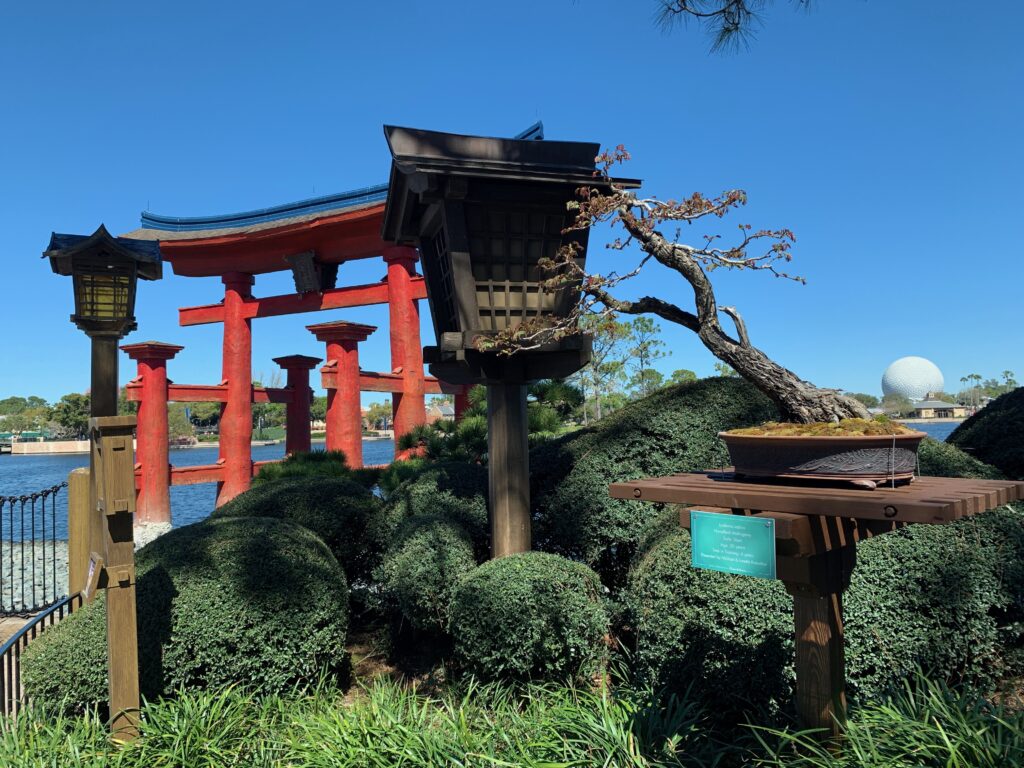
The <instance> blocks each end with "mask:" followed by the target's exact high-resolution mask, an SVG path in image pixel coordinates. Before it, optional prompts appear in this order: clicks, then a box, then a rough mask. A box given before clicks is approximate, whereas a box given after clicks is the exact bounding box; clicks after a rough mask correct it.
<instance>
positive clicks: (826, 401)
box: [698, 327, 869, 424]
mask: <svg viewBox="0 0 1024 768" xmlns="http://www.w3.org/2000/svg"><path fill="white" fill-rule="evenodd" d="M719 330H720V329H716V328H713V327H706V328H702V329H701V331H700V332H699V333H698V335H699V336H700V340H701V341H702V342H704V346H706V347H707V348H708V350H710V351H711V353H712V354H714V355H715V357H717V358H718V359H719V360H724V361H725V362H727V363H728V364H729V365H731V366H732V367H733V368H734V369H735V370H736V372H737V373H738V374H739V375H740V376H742V377H743V378H744V379H746V380H747V381H749V382H750V383H751V384H753V385H754V386H755V387H757V388H758V389H759V390H761V392H763V393H764V394H765V395H767V397H768V398H769V399H770V400H771V401H772V402H773V403H775V405H776V407H778V409H779V418H780V419H781V420H782V421H792V422H798V423H801V424H809V423H812V422H828V421H838V420H840V419H864V418H868V416H869V414H868V410H867V408H866V407H865V406H864V405H863V404H862V403H860V402H858V401H857V400H854V399H853V398H851V397H846V396H845V395H843V394H841V393H839V392H838V391H836V390H834V389H822V388H820V387H816V386H814V385H813V384H811V383H810V382H807V381H804V380H803V379H801V378H800V377H799V376H797V375H796V374H795V373H793V372H792V371H791V370H789V369H788V368H785V367H784V366H781V365H779V364H778V363H776V362H775V361H773V360H772V359H771V358H769V357H768V356H767V355H766V354H765V353H764V352H762V351H761V350H759V349H758V348H757V347H754V346H751V345H750V344H749V343H748V344H737V343H736V342H735V341H733V340H732V339H729V338H728V337H724V338H723V336H724V334H721V333H719V332H718V331H719Z"/></svg>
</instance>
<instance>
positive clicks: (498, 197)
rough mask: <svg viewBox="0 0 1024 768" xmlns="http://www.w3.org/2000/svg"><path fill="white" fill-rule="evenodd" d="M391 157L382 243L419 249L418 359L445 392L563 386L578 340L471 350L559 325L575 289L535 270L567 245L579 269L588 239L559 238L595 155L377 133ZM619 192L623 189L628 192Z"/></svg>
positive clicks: (591, 177)
mask: <svg viewBox="0 0 1024 768" xmlns="http://www.w3.org/2000/svg"><path fill="white" fill-rule="evenodd" d="M384 132H385V135H386V137H387V140H388V145H389V146H390V149H391V154H392V158H393V163H392V168H391V182H390V188H389V192H388V201H387V208H386V210H385V214H384V227H383V236H384V239H385V240H387V241H390V242H396V243H402V244H410V245H416V246H418V247H419V249H420V255H421V263H422V265H423V274H424V278H425V279H426V283H427V294H428V300H429V302H430V311H431V316H432V317H433V320H434V331H435V334H436V336H437V345H436V346H433V347H427V348H426V349H425V350H424V357H425V359H426V360H427V361H428V362H429V363H430V370H431V372H432V373H433V374H434V375H436V376H437V377H438V378H441V379H444V380H446V381H450V382H452V383H477V382H479V383H503V384H508V383H512V382H517V383H524V382H529V381H535V380H537V379H541V378H552V377H564V376H568V375H570V374H572V373H574V372H576V371H577V370H579V369H580V368H581V367H583V365H585V364H586V362H587V361H588V360H589V358H590V343H589V339H588V338H587V337H585V336H583V335H578V336H570V337H566V338H562V339H559V340H557V341H552V342H549V343H547V344H545V345H544V346H543V347H542V348H540V349H537V350H530V351H529V352H517V353H515V354H512V355H499V354H496V353H488V352H482V351H480V349H479V348H478V345H479V341H480V339H481V337H487V336H494V335H496V334H498V333H500V332H502V331H506V330H508V329H509V328H514V327H516V326H518V325H520V324H521V323H523V322H526V321H528V320H532V319H537V318H539V319H543V318H545V317H551V318H557V317H565V316H566V315H568V314H569V312H571V311H572V308H573V307H574V306H575V304H576V302H577V301H578V300H579V285H578V284H571V283H570V284H565V285H560V286H558V287H557V288H554V289H552V288H550V287H547V286H545V281H547V280H548V279H549V278H550V277H551V275H550V274H547V273H545V271H544V270H543V269H542V268H541V266H540V262H541V260H542V259H545V258H546V259H552V258H554V257H555V255H556V254H557V253H558V251H559V249H560V248H562V247H563V246H567V245H569V244H570V243H575V244H576V246H577V251H576V252H577V260H578V263H579V265H580V266H581V267H582V266H583V263H584V260H585V257H586V246H587V230H582V231H572V232H566V231H565V230H566V228H567V227H569V226H570V225H571V224H572V222H573V219H574V218H575V215H574V213H573V212H572V211H571V210H569V208H568V204H569V203H570V202H571V201H573V200H576V199H577V190H578V189H579V188H580V187H581V186H585V185H586V186H598V187H600V186H604V185H605V184H606V182H604V181H603V180H602V179H599V178H597V177H595V174H594V158H595V156H596V155H597V152H598V149H599V148H598V145H597V144H591V143H583V142H566V141H534V140H524V139H497V138H487V137H480V136H461V135H457V134H451V133H438V132H435V131H423V130H416V129H410V128H397V127H394V126H385V128H384ZM629 183H630V182H627V184H629Z"/></svg>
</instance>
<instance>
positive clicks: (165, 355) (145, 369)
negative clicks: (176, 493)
mask: <svg viewBox="0 0 1024 768" xmlns="http://www.w3.org/2000/svg"><path fill="white" fill-rule="evenodd" d="M121 349H123V350H124V351H125V352H127V353H128V357H130V358H131V359H132V360H135V361H136V362H137V363H138V378H137V379H136V381H137V382H138V383H139V384H140V385H141V387H142V394H141V398H140V399H139V417H138V427H137V428H136V441H137V447H136V453H135V455H136V461H137V463H138V464H139V465H140V470H141V475H142V476H141V478H140V483H139V492H138V497H137V502H136V505H135V525H136V526H138V525H144V524H151V523H155V524H160V525H168V526H169V525H170V524H171V496H170V487H171V467H170V459H169V458H168V454H167V444H168V431H167V361H168V360H170V359H171V358H173V357H174V356H175V355H176V354H178V353H179V352H181V350H183V349H184V347H179V346H177V345H175V344H163V343H161V342H159V341H143V342H141V343H139V344H125V345H124V346H123V347H121Z"/></svg>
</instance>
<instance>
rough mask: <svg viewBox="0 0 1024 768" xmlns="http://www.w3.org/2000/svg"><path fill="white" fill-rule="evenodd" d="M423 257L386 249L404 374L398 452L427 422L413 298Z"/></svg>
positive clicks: (394, 339)
mask: <svg viewBox="0 0 1024 768" xmlns="http://www.w3.org/2000/svg"><path fill="white" fill-rule="evenodd" d="M418 259H419V257H418V256H417V254H416V249H415V248H409V247H407V246H396V247H393V248H386V249H384V261H385V262H387V265H388V277H387V282H388V310H389V313H390V314H389V326H390V327H389V330H390V333H391V369H392V371H394V372H399V371H400V372H401V374H402V391H401V392H395V393H393V397H394V399H393V400H392V411H393V413H394V430H395V449H396V455H397V449H398V440H399V438H400V437H401V436H402V435H404V434H405V433H406V432H409V431H410V430H412V429H413V428H414V427H417V426H419V425H421V424H423V423H425V422H426V420H427V411H426V404H425V401H424V397H423V390H424V382H423V348H422V347H421V346H420V309H419V301H418V300H416V299H413V298H412V295H413V293H412V283H411V279H412V277H413V275H415V274H416V262H417V260H418Z"/></svg>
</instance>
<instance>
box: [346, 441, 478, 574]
mask: <svg viewBox="0 0 1024 768" xmlns="http://www.w3.org/2000/svg"><path fill="white" fill-rule="evenodd" d="M420 515H424V516H430V517H437V518H440V519H443V520H449V521H451V522H453V523H456V524H458V525H459V526H461V527H462V529H463V530H464V531H465V532H466V533H467V534H468V535H469V538H470V540H471V541H472V543H473V551H474V553H475V554H476V557H477V560H478V561H481V560H483V559H484V558H486V557H487V552H488V547H489V541H490V529H489V523H488V519H487V468H486V467H482V466H480V465H479V464H469V463H465V462H458V461H444V462H440V463H438V464H425V465H423V466H422V467H420V469H419V471H418V472H417V473H416V474H415V475H414V476H413V477H411V478H409V479H408V480H406V481H405V482H403V483H402V484H401V485H399V486H398V487H397V488H396V489H395V490H394V491H392V492H391V493H390V494H388V497H387V501H386V502H385V503H384V505H383V507H382V508H381V509H380V510H379V511H378V513H377V514H375V515H374V516H373V518H372V519H371V520H370V523H369V525H368V527H367V535H366V542H367V548H368V550H370V551H372V552H375V553H378V554H377V557H378V558H380V557H382V556H383V553H384V552H386V551H387V550H388V548H389V546H390V545H391V543H392V542H393V541H394V540H395V538H396V536H397V533H398V529H399V527H400V526H401V524H402V522H403V521H405V520H407V519H409V518H411V517H416V516H420Z"/></svg>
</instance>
